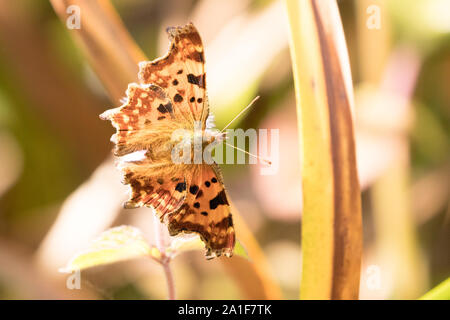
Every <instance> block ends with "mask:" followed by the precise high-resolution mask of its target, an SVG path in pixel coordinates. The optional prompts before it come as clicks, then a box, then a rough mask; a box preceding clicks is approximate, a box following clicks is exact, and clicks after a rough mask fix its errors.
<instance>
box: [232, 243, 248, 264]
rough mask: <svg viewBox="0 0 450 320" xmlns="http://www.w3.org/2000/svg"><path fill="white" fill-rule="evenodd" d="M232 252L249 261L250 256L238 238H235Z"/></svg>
mask: <svg viewBox="0 0 450 320" xmlns="http://www.w3.org/2000/svg"><path fill="white" fill-rule="evenodd" d="M234 254H235V255H236V256H239V257H242V258H244V259H247V260H249V261H251V259H250V257H249V256H248V253H247V250H246V249H245V247H244V246H243V245H242V243H241V242H240V241H239V240H236V245H235V246H234Z"/></svg>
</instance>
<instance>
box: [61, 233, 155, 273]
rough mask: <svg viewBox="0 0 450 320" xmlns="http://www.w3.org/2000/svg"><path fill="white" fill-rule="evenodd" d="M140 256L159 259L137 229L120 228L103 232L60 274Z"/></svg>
mask: <svg viewBox="0 0 450 320" xmlns="http://www.w3.org/2000/svg"><path fill="white" fill-rule="evenodd" d="M155 250H156V251H155ZM142 256H152V257H160V254H159V251H158V250H157V249H156V248H151V247H150V245H149V244H148V243H147V241H146V240H145V239H144V236H143V234H142V232H141V231H140V230H139V229H137V228H134V227H130V226H120V227H115V228H112V229H109V230H107V231H105V232H103V233H102V234H101V235H100V236H99V237H98V238H97V239H96V240H94V241H93V242H92V243H91V245H90V246H89V248H87V249H86V250H85V251H83V252H80V253H78V254H77V255H75V256H74V257H73V258H72V259H71V260H70V262H69V263H68V265H67V266H66V267H65V268H63V269H61V272H71V271H74V270H82V269H86V268H90V267H95V266H99V265H103V264H108V263H114V262H118V261H123V260H128V259H132V258H137V257H142Z"/></svg>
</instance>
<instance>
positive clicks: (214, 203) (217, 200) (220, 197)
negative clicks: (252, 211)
mask: <svg viewBox="0 0 450 320" xmlns="http://www.w3.org/2000/svg"><path fill="white" fill-rule="evenodd" d="M219 205H228V199H227V195H226V194H225V190H222V191H220V192H219V193H218V194H217V196H215V197H214V198H213V199H211V200H209V207H210V208H211V209H213V210H214V209H216V208H217V207H218V206H219Z"/></svg>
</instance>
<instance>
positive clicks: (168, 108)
mask: <svg viewBox="0 0 450 320" xmlns="http://www.w3.org/2000/svg"><path fill="white" fill-rule="evenodd" d="M158 111H159V112H161V113H166V112H170V113H172V112H173V109H172V104H171V103H170V102H169V103H167V104H165V105H164V104H160V105H159V107H158Z"/></svg>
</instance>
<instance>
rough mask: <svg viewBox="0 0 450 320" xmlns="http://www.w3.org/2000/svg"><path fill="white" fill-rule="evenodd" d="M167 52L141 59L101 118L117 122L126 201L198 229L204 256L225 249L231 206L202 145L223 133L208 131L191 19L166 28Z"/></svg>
mask: <svg viewBox="0 0 450 320" xmlns="http://www.w3.org/2000/svg"><path fill="white" fill-rule="evenodd" d="M168 33H169V38H170V40H171V44H170V48H169V51H168V53H167V54H166V55H165V56H163V57H161V58H158V59H156V60H154V61H149V62H142V63H140V65H139V68H140V71H139V79H140V83H139V84H135V83H133V84H130V85H129V86H128V89H127V92H126V94H127V99H126V101H125V102H124V104H123V105H122V106H121V107H119V108H115V109H111V110H107V111H106V112H104V113H103V114H102V115H101V116H100V117H101V118H102V119H105V120H110V121H111V122H112V124H113V126H114V127H115V128H116V130H117V131H116V133H115V134H114V135H113V136H112V138H111V140H112V141H113V142H114V143H115V149H114V154H115V155H116V156H117V157H118V167H119V169H121V170H122V172H123V174H124V177H123V182H124V183H125V184H127V185H129V186H130V198H129V200H128V201H127V202H125V204H124V206H125V208H136V207H141V206H147V207H151V208H153V209H154V211H155V212H156V214H157V215H158V216H159V217H160V219H161V221H163V222H165V223H166V224H167V226H168V230H169V233H170V234H171V235H177V234H179V233H183V232H186V233H192V232H194V233H197V234H199V235H200V237H201V238H202V240H203V241H204V242H205V245H206V248H207V252H206V256H207V258H213V257H216V256H220V255H225V256H231V255H232V253H233V248H234V244H235V232H234V227H233V221H232V215H231V212H230V211H231V209H230V205H229V202H228V197H227V194H226V191H225V187H224V185H223V178H222V175H221V173H220V169H219V167H218V165H217V164H215V163H214V162H213V161H212V160H211V159H209V161H208V160H207V161H204V160H205V159H204V153H203V152H204V150H208V149H209V147H211V146H212V145H213V144H214V143H215V142H220V141H221V140H222V139H224V134H223V133H220V132H218V131H217V130H213V124H212V121H211V120H212V117H211V116H210V115H209V105H208V101H207V96H206V83H205V78H206V77H205V70H204V53H203V45H202V42H201V38H200V35H199V34H198V31H197V30H196V29H195V27H194V26H193V25H192V24H188V25H186V26H184V27H177V28H170V29H168Z"/></svg>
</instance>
